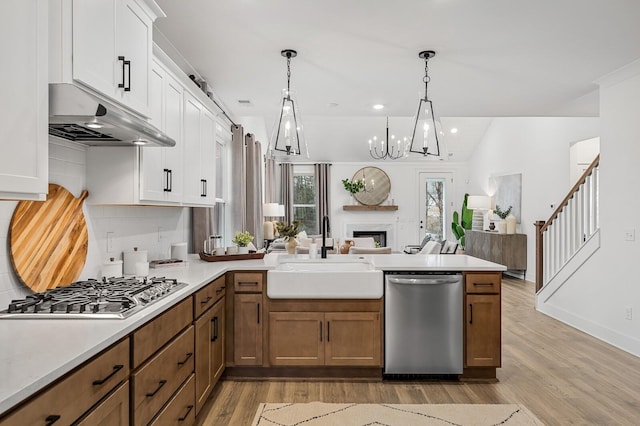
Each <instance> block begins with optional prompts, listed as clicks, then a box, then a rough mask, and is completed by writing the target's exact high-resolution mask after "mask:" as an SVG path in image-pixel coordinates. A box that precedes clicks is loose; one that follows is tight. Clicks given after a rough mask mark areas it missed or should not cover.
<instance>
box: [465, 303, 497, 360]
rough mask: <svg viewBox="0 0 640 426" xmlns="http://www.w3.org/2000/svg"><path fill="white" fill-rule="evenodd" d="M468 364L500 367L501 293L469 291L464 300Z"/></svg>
mask: <svg viewBox="0 0 640 426" xmlns="http://www.w3.org/2000/svg"><path fill="white" fill-rule="evenodd" d="M466 309H467V312H466V317H467V320H466V325H465V332H466V356H465V365H466V366H467V367H500V365H501V357H500V353H501V338H500V295H499V294H468V295H467V303H466Z"/></svg>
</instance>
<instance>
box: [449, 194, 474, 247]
mask: <svg viewBox="0 0 640 426" xmlns="http://www.w3.org/2000/svg"><path fill="white" fill-rule="evenodd" d="M468 198H469V194H464V199H463V200H462V208H461V209H460V214H458V212H456V211H454V212H453V222H451V231H452V232H453V236H454V237H456V240H458V244H460V248H461V249H462V250H464V246H465V230H469V229H471V222H472V218H473V210H470V209H468V208H467V199H468Z"/></svg>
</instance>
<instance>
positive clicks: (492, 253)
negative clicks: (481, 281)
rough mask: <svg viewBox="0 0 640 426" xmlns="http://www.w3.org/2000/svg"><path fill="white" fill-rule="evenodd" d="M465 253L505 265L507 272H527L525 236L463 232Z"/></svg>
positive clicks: (487, 232)
mask: <svg viewBox="0 0 640 426" xmlns="http://www.w3.org/2000/svg"><path fill="white" fill-rule="evenodd" d="M465 240H466V241H465V248H464V249H465V253H466V254H468V255H469V256H473V257H478V258H480V259H484V260H488V261H490V262H495V263H499V264H501V265H505V266H506V267H507V270H510V271H522V272H523V273H524V274H526V271H527V235H526V234H499V233H497V232H489V231H473V230H468V231H466V232H465Z"/></svg>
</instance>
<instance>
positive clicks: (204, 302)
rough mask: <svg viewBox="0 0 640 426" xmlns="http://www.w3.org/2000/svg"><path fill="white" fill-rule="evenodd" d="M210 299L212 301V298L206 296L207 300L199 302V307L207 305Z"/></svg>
mask: <svg viewBox="0 0 640 426" xmlns="http://www.w3.org/2000/svg"><path fill="white" fill-rule="evenodd" d="M211 299H213V297H212V296H207V298H206V299H204V300H202V301H201V302H200V304H201V305H206V304H207V303H209V300H211Z"/></svg>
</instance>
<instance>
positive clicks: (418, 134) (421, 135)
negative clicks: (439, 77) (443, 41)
mask: <svg viewBox="0 0 640 426" xmlns="http://www.w3.org/2000/svg"><path fill="white" fill-rule="evenodd" d="M434 56H436V52H434V51H433V50H424V51H422V52H420V53H419V54H418V57H420V58H421V59H424V78H423V79H422V81H424V98H422V99H420V102H419V103H418V112H417V113H416V121H415V123H414V125H413V135H412V136H411V145H410V147H409V152H414V153H417V154H422V155H424V156H425V157H426V156H427V155H433V156H436V157H439V156H440V138H441V137H442V135H443V133H442V128H441V126H440V122H439V121H436V119H435V116H434V113H433V104H432V102H431V100H429V92H428V88H429V81H430V78H429V59H431V58H433V57H434Z"/></svg>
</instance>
